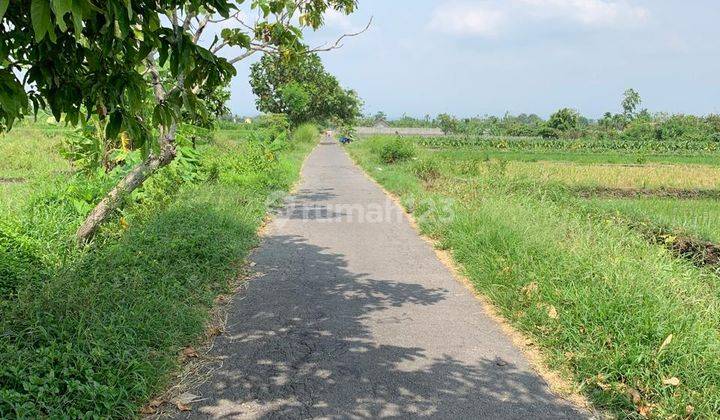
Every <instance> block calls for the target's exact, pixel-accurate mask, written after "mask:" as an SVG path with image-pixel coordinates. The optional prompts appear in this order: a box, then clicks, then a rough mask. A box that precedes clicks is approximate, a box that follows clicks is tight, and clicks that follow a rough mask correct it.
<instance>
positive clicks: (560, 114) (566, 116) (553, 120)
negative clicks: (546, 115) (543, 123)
mask: <svg viewBox="0 0 720 420" xmlns="http://www.w3.org/2000/svg"><path fill="white" fill-rule="evenodd" d="M579 123H580V114H579V113H578V112H577V111H575V110H574V109H570V108H563V109H560V110H558V111H557V112H555V113H554V114H552V115H551V116H550V119H549V120H548V121H547V126H548V127H550V128H554V129H555V130H558V131H569V130H574V129H576V128H578V125H579Z"/></svg>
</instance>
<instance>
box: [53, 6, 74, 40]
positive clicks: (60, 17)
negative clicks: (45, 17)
mask: <svg viewBox="0 0 720 420" xmlns="http://www.w3.org/2000/svg"><path fill="white" fill-rule="evenodd" d="M52 5H53V10H54V11H55V22H56V23H57V25H58V27H59V28H60V30H61V31H63V32H65V31H66V30H67V25H65V19H64V17H65V14H66V13H69V12H70V0H53V3H52Z"/></svg>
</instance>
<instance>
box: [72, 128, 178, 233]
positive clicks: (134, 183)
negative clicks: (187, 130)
mask: <svg viewBox="0 0 720 420" xmlns="http://www.w3.org/2000/svg"><path fill="white" fill-rule="evenodd" d="M175 131H176V125H175V124H173V125H172V126H171V127H170V129H169V130H167V132H166V133H164V134H161V136H160V139H159V142H160V154H159V155H155V154H154V153H151V154H150V156H148V157H147V159H145V161H143V162H142V163H141V164H139V165H138V166H136V167H135V168H133V170H132V171H130V172H129V173H128V174H127V175H125V177H124V178H123V179H122V180H120V182H118V184H117V185H116V186H115V187H114V188H113V189H112V190H110V192H109V193H108V194H107V195H106V196H105V198H103V199H102V200H101V201H100V202H99V203H98V204H97V205H96V206H95V208H94V209H93V210H92V211H91V212H90V214H89V215H88V216H87V218H86V219H85V221H84V222H83V224H82V225H81V226H80V228H79V229H78V230H77V233H75V237H76V238H77V241H78V243H79V244H81V245H82V244H85V243H87V242H88V241H89V240H90V239H92V237H93V235H95V233H96V232H97V230H98V228H99V227H100V225H102V224H103V222H105V220H107V218H108V217H110V215H112V213H113V211H115V210H116V209H117V208H118V206H119V204H120V201H121V199H122V197H124V196H127V195H128V194H130V193H132V192H133V191H135V189H136V188H138V187H140V186H141V185H142V184H143V182H145V180H147V179H148V178H150V176H151V175H152V174H153V173H155V172H156V171H157V170H158V169H160V168H162V167H163V166H166V165H167V164H169V163H170V162H172V161H173V159H175V155H176V150H175Z"/></svg>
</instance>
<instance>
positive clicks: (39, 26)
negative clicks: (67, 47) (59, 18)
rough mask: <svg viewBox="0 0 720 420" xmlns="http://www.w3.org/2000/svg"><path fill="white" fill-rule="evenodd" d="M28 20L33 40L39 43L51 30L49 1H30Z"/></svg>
mask: <svg viewBox="0 0 720 420" xmlns="http://www.w3.org/2000/svg"><path fill="white" fill-rule="evenodd" d="M30 19H31V20H32V27H33V30H34V31H35V40H36V41H37V42H40V41H42V40H43V38H45V35H46V34H47V33H48V32H50V31H51V30H53V27H52V16H51V15H50V1H49V0H32V3H31V4H30Z"/></svg>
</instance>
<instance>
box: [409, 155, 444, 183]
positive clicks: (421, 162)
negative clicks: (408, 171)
mask: <svg viewBox="0 0 720 420" xmlns="http://www.w3.org/2000/svg"><path fill="white" fill-rule="evenodd" d="M412 171H413V173H414V174H415V176H417V177H418V178H420V179H422V180H423V181H425V182H429V181H432V180H434V179H436V178H437V177H439V176H440V162H439V161H438V160H437V159H436V158H435V157H434V156H423V157H422V158H420V159H418V160H416V161H415V162H413V165H412Z"/></svg>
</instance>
